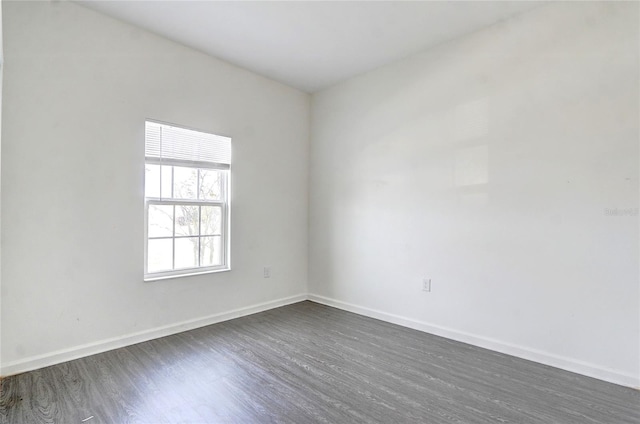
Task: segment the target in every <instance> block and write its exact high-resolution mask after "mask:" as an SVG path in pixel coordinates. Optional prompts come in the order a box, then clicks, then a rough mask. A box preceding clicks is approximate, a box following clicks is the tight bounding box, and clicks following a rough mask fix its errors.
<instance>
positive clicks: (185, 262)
mask: <svg viewBox="0 0 640 424" xmlns="http://www.w3.org/2000/svg"><path fill="white" fill-rule="evenodd" d="M197 266H198V237H189V238H177V239H176V269H178V268H195V267H197Z"/></svg>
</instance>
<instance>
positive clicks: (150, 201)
mask: <svg viewBox="0 0 640 424" xmlns="http://www.w3.org/2000/svg"><path fill="white" fill-rule="evenodd" d="M147 122H153V123H156V122H157V121H150V120H147ZM166 125H171V126H172V127H175V128H184V127H179V126H176V125H173V124H166ZM185 129H188V128H185ZM192 131H193V130H192ZM149 164H150V165H159V166H160V186H159V189H160V192H159V193H158V194H159V196H160V197H147V196H146V184H147V176H146V171H145V174H144V184H143V189H144V281H145V282H146V281H155V280H164V279H169V278H178V277H186V276H191V275H201V274H209V273H217V272H224V271H230V270H231V257H230V256H231V237H230V230H231V222H230V221H231V219H230V218H231V195H230V194H231V166H230V165H221V164H216V163H210V162H199V161H197V162H196V161H184V160H175V159H157V158H148V157H145V161H144V165H145V168H146V166H147V165H149ZM162 166H170V167H172V171H171V197H170V198H166V197H162ZM175 166H178V167H188V168H193V169H197V170H198V171H197V172H198V178H196V180H197V187H196V192H197V196H198V197H199V196H200V177H199V176H200V174H199V173H200V170H201V169H210V170H215V171H218V172H220V175H221V178H222V181H221V187H220V192H221V195H220V200H212V199H182V198H174V197H173V196H174V193H173V190H174V168H173V167H175ZM150 205H164V206H174V216H173V232H172V235H171V236H166V237H152V238H151V239H170V240H172V243H173V249H172V267H173V266H175V254H176V252H175V242H176V239H180V238H190V237H198V238H200V239H201V238H202V237H208V236H209V237H216V236H217V235H214V236H211V235H202V234H201V229H200V228H199V231H198V235H197V236H196V235H190V236H189V235H186V236H176V233H175V227H176V224H175V206H180V205H191V206H217V207H220V208H221V222H220V246H221V247H222V252H221V254H220V259H221V264H220V265H213V266H197V267H189V268H180V269H171V270H167V271H157V272H149V270H148V265H149V263H148V260H149V256H148V254H149V240H150V238H149V206H150ZM200 225H201V222H200V220H199V224H198V226H199V227H200ZM200 255H201V253H200V249H199V257H200Z"/></svg>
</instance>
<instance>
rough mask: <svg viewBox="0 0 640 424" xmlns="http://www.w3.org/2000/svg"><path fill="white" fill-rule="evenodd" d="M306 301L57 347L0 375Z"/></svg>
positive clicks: (6, 365) (302, 297) (298, 299)
mask: <svg viewBox="0 0 640 424" xmlns="http://www.w3.org/2000/svg"><path fill="white" fill-rule="evenodd" d="M303 300H307V295H306V294H299V295H296V296H290V297H285V298H282V299H277V300H273V301H270V302H264V303H258V304H255V305H251V306H247V307H244V308H239V309H234V310H231V311H227V312H221V313H218V314H213V315H209V316H206V317H202V318H196V319H192V320H188V321H182V322H179V323H177V324H170V325H165V326H162V327H156V328H152V329H150V330H145V331H140V332H137V333H133V334H129V335H126V336H122V337H114V338H110V339H105V340H100V341H97V342H93V343H87V344H84V345H80V346H75V347H71V348H68V349H63V350H58V351H55V352H50V353H45V354H43V355H36V356H31V357H27V358H24V359H20V360H18V361H12V362H7V363H3V364H2V367H0V375H1V376H3V377H6V376H9V375H13V374H19V373H22V372H27V371H32V370H35V369H38V368H43V367H48V366H50V365H55V364H59V363H62V362H66V361H71V360H73V359H78V358H82V357H85V356H89V355H95V354H96V353H102V352H106V351H108V350H113V349H117V348H120V347H124V346H130V345H132V344H136V343H141V342H146V341H148V340H153V339H157V338H159V337H165V336H169V335H172V334H176V333H181V332H183V331H188V330H193V329H195V328H200V327H204V326H207V325H211V324H215V323H218V322H222V321H228V320H230V319H234V318H239V317H243V316H246V315H251V314H255V313H257V312H263V311H267V310H269V309H273V308H278V307H280V306H285V305H289V304H292V303H296V302H302V301H303Z"/></svg>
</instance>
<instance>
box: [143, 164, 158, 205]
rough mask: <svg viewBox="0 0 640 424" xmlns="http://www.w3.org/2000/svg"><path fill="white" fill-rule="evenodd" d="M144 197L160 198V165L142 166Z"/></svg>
mask: <svg viewBox="0 0 640 424" xmlns="http://www.w3.org/2000/svg"><path fill="white" fill-rule="evenodd" d="M144 195H145V197H160V165H153V164H150V163H146V164H145V165H144Z"/></svg>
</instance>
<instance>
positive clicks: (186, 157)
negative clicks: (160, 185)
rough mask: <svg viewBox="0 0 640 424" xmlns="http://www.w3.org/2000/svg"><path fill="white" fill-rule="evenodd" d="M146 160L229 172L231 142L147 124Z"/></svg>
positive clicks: (196, 132)
mask: <svg viewBox="0 0 640 424" xmlns="http://www.w3.org/2000/svg"><path fill="white" fill-rule="evenodd" d="M144 152H145V153H144V154H145V157H146V159H147V160H152V161H158V162H165V161H166V162H174V163H192V164H195V165H199V166H215V167H221V168H229V165H231V139H230V138H229V137H223V136H220V135H215V134H208V133H203V132H200V131H195V130H189V129H186V128H180V127H174V126H171V125H166V124H160V123H157V122H152V121H146V122H145V149H144Z"/></svg>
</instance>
